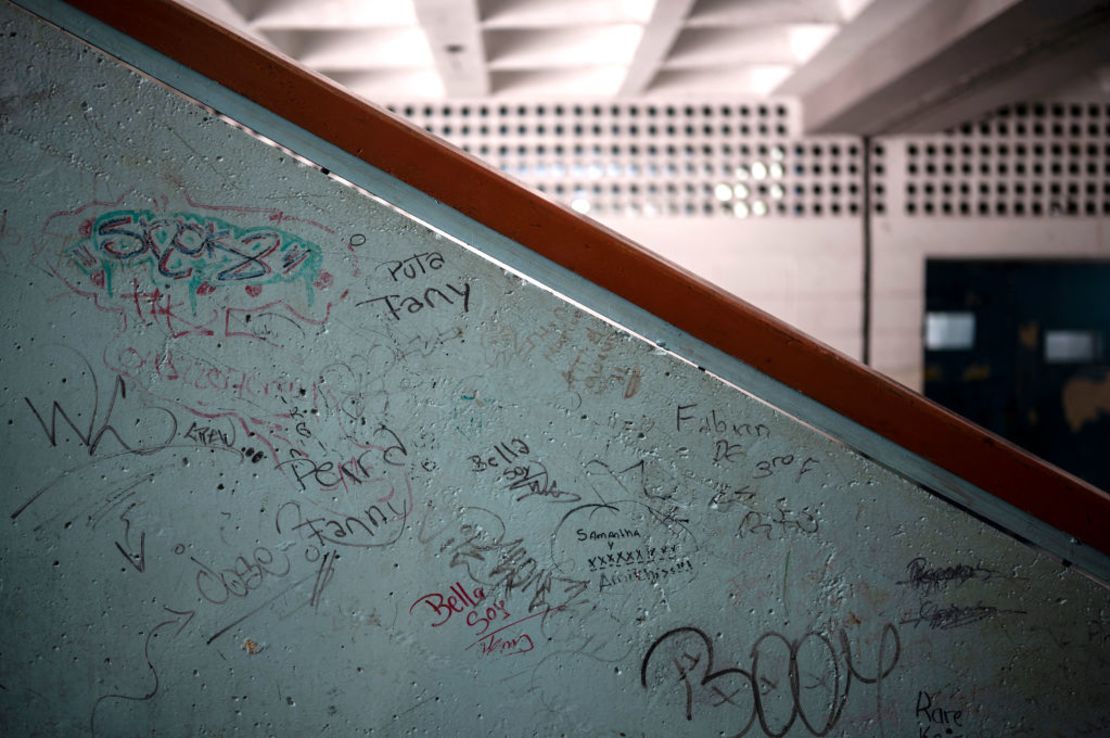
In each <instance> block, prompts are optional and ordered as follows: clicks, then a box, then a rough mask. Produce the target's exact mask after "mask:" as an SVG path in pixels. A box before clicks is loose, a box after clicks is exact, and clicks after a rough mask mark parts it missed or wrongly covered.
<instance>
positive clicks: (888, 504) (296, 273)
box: [0, 5, 1110, 736]
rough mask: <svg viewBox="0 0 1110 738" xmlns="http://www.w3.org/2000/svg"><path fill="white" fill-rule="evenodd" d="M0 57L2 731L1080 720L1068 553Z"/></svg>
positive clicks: (808, 730) (1089, 697) (1084, 677)
mask: <svg viewBox="0 0 1110 738" xmlns="http://www.w3.org/2000/svg"><path fill="white" fill-rule="evenodd" d="M0 34H2V37H3V38H4V40H5V43H4V45H3V46H2V47H0V61H2V63H3V65H4V68H6V69H18V70H21V73H20V74H18V75H10V76H7V77H5V78H4V81H3V87H2V88H0V89H2V94H0V100H2V103H3V105H2V107H0V212H2V213H3V220H2V221H0V223H2V227H0V303H2V306H3V312H2V316H3V317H2V318H0V346H2V347H3V350H2V351H0V376H2V377H3V383H2V386H0V418H2V419H3V422H0V448H2V449H3V453H2V455H0V478H2V479H3V484H2V485H0V503H2V505H3V509H4V511H5V512H6V513H7V517H6V518H5V521H6V522H5V530H4V534H3V535H2V536H0V585H2V586H0V591H2V592H3V596H2V598H0V618H2V619H3V622H4V623H5V626H4V628H3V629H2V630H0V686H2V689H0V733H3V734H4V735H36V734H37V735H66V736H71V735H88V734H95V735H112V736H115V735H152V734H158V735H181V736H196V735H229V734H232V735H235V734H242V735H289V736H302V735H308V734H315V733H325V734H326V733H329V732H330V733H333V734H336V735H374V734H376V735H408V734H421V733H424V734H431V735H448V734H450V735H497V736H502V735H503V736H520V735H537V736H539V735H542V736H549V735H599V736H600V735H613V736H618V735H660V736H674V735H710V734H718V733H720V734H741V735H791V736H804V735H844V736H858V735H907V734H912V735H919V734H920V735H929V736H933V735H943V736H960V735H968V736H970V735H1037V736H1042V735H1069V736H1081V735H1097V734H1100V733H1105V732H1106V729H1107V726H1110V712H1108V711H1107V706H1106V704H1105V700H1104V695H1105V694H1106V692H1107V688H1108V687H1110V638H1108V637H1107V634H1108V633H1110V620H1108V618H1107V613H1108V612H1110V598H1108V597H1107V592H1106V590H1105V589H1103V588H1101V587H1099V586H1098V585H1096V584H1095V583H1093V582H1092V581H1091V580H1088V579H1086V578H1084V577H1083V576H1082V575H1081V574H1079V573H1077V572H1076V571H1075V570H1074V569H1068V568H1065V567H1061V566H1060V565H1059V564H1058V563H1057V562H1055V561H1053V560H1052V559H1050V558H1049V557H1047V556H1045V555H1044V554H1042V553H1039V552H1037V551H1035V550H1033V549H1031V548H1029V547H1026V546H1025V545H1024V544H1022V543H1019V542H1018V541H1016V540H1014V539H1012V538H1010V537H1008V536H1006V535H1005V534H1003V533H1002V532H1000V531H999V530H998V529H996V528H994V527H992V526H990V525H988V524H986V523H984V522H981V521H979V520H977V519H975V518H972V517H971V516H969V515H967V514H966V513H964V512H962V511H961V510H959V509H957V508H955V507H953V506H951V505H949V504H947V503H945V502H943V501H942V500H940V499H939V498H937V497H935V496H933V495H931V494H930V493H928V492H926V491H925V490H923V489H921V488H919V487H917V486H915V485H913V484H910V483H909V482H907V481H906V480H905V479H903V478H901V477H899V476H898V475H897V474H896V473H895V472H893V471H891V470H889V469H888V468H886V467H883V466H879V465H878V464H875V463H873V462H871V461H870V460H868V459H866V458H864V457H862V456H860V455H858V454H856V453H854V452H852V451H851V450H849V449H847V448H845V447H844V446H842V445H841V444H839V443H838V442H837V441H836V440H835V439H833V438H830V437H828V436H827V435H825V434H821V433H817V432H815V431H814V430H812V429H811V428H809V427H807V426H805V425H802V424H800V423H799V422H797V421H796V420H795V419H793V418H791V417H789V416H787V415H785V414H783V413H780V412H779V411H778V410H776V409H775V408H774V407H771V406H769V405H768V404H765V403H764V402H762V401H761V399H760V398H757V397H753V396H750V395H748V394H746V393H745V392H743V391H739V390H737V389H735V388H733V387H730V386H727V385H725V384H723V383H721V382H718V381H717V380H715V379H714V378H712V377H710V376H708V375H707V374H705V373H704V372H701V371H699V370H698V369H697V368H696V367H695V366H693V365H691V364H689V363H686V362H683V361H681V360H679V359H677V358H676V357H674V356H672V355H669V354H667V353H665V352H663V351H661V350H659V349H658V348H656V347H654V346H652V345H649V344H645V343H643V342H641V341H639V340H638V339H635V338H634V337H632V336H631V335H629V334H628V333H626V332H624V331H622V330H620V329H617V328H615V327H613V326H611V325H609V324H607V323H604V322H602V321H600V320H598V319H595V318H593V317H591V316H589V315H587V314H585V313H582V312H580V311H578V310H577V309H575V308H573V307H572V306H570V305H569V304H567V303H565V302H563V301H562V300H560V299H559V298H558V297H556V296H555V295H552V294H551V293H549V292H547V291H545V290H542V289H539V288H537V287H535V286H533V285H531V284H530V283H528V282H525V281H522V280H521V279H520V278H519V277H517V276H514V275H511V274H508V273H506V272H504V271H503V270H502V269H501V268H500V267H498V266H496V265H494V264H493V263H491V262H489V261H487V260H485V259H484V258H482V257H481V256H479V255H477V254H475V253H473V252H472V251H470V250H468V249H465V248H463V247H461V246H460V245H458V244H457V243H455V242H453V241H451V240H449V239H446V238H444V237H442V236H440V235H439V234H436V233H434V232H432V231H431V230H429V229H428V228H426V227H425V226H422V225H420V224H418V223H416V222H414V221H412V220H410V219H408V218H407V217H405V216H404V215H403V214H402V213H399V212H397V211H396V210H394V209H392V208H390V207H388V206H387V205H385V204H383V203H381V202H379V201H376V200H372V199H368V198H364V197H363V196H361V195H360V194H358V193H357V192H355V191H354V190H352V189H350V188H347V187H344V186H342V185H340V184H338V183H337V182H336V181H334V180H333V179H331V178H329V177H326V176H324V175H323V174H321V172H320V171H318V170H316V169H313V168H309V167H305V166H302V165H300V164H298V163H295V162H294V161H292V160H291V159H290V158H289V157H288V156H287V155H286V154H284V153H283V152H281V151H279V150H277V149H274V148H271V147H269V146H266V145H264V144H263V143H261V142H260V141H258V140H256V139H254V138H252V137H250V136H248V135H246V134H244V133H243V132H242V131H240V130H238V129H235V128H232V127H230V126H228V125H226V124H225V123H224V122H222V121H220V120H218V119H215V118H213V117H212V116H211V115H210V114H209V113H208V112H206V111H205V110H203V109H200V108H199V107H196V106H195V105H193V104H192V103H190V102H189V101H187V100H185V99H182V98H178V97H176V96H174V95H173V94H171V93H170V92H168V91H167V90H165V89H164V88H163V87H162V86H161V85H159V84H156V83H153V82H151V81H149V80H145V79H143V78H141V77H140V76H139V75H138V74H137V73H135V72H132V71H129V70H128V69H126V68H124V67H123V66H121V65H118V64H116V63H114V62H113V61H112V60H111V59H108V58H105V57H104V56H103V55H101V54H100V53H98V52H95V51H92V50H89V49H87V48H84V47H82V46H81V45H80V44H79V43H77V42H76V41H74V40H73V39H71V38H68V37H66V36H63V35H62V34H61V33H59V32H58V31H56V30H55V29H53V28H51V27H48V26H46V25H44V24H43V23H41V22H38V21H36V20H34V19H33V18H31V17H29V16H28V15H26V14H25V13H24V12H22V11H19V10H16V9H14V8H13V7H12V6H10V5H3V6H0ZM767 239H768V240H773V239H772V238H771V236H770V235H768V236H767ZM473 246H475V247H477V248H479V249H480V248H481V247H482V246H483V244H481V243H475V244H473ZM807 263H811V262H808V261H807ZM772 269H773V267H770V266H769V267H768V271H771V270H772ZM785 273H786V272H785V271H780V272H778V274H777V276H778V278H782V277H783V275H784V274H785ZM803 279H805V280H812V284H815V285H819V284H820V280H819V279H818V276H817V275H816V274H812V275H811V276H805V277H804V278H803V277H801V276H799V277H798V282H797V283H796V284H798V285H801V284H808V283H809V282H803ZM753 283H755V280H754V279H753ZM801 291H803V290H802V289H801V287H799V292H801Z"/></svg>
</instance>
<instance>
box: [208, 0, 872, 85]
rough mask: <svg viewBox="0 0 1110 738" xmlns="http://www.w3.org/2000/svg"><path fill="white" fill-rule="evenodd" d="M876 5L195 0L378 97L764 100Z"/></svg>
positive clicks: (814, 1)
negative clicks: (696, 97) (717, 97)
mask: <svg viewBox="0 0 1110 738" xmlns="http://www.w3.org/2000/svg"><path fill="white" fill-rule="evenodd" d="M883 1H886V2H889V0H883ZM872 2H876V3H877V2H879V0H187V4H189V5H192V6H194V7H196V8H198V9H200V10H202V11H203V12H205V13H207V14H209V15H211V16H213V17H215V18H216V19H217V20H219V21H221V22H223V23H224V24H226V25H229V26H231V27H233V28H236V29H238V30H240V31H242V32H244V33H246V34H248V35H249V36H251V37H253V38H255V39H257V40H258V41H261V42H262V43H264V44H266V45H269V46H271V47H273V48H276V49H278V50H280V51H281V52H283V53H285V54H287V55H288V56H290V57H292V58H294V59H296V60H297V61H299V62H301V63H302V64H304V65H305V66H307V67H309V68H311V69H313V70H315V71H317V72H320V73H322V74H324V75H326V76H328V77H331V78H332V79H334V80H335V81H337V82H339V83H341V84H343V85H346V86H347V87H349V88H350V89H351V90H352V91H353V92H355V93H356V94H359V95H362V96H364V97H366V98H369V99H371V100H414V99H444V98H470V99H474V98H483V97H495V98H536V99H538V98H616V97H640V96H648V97H651V96H656V95H660V96H666V97H675V96H679V97H681V96H685V95H690V96H698V97H701V98H704V97H706V96H716V95H720V96H728V97H731V98H737V97H756V98H760V97H767V96H769V95H771V94H774V93H775V92H776V91H777V90H779V89H780V88H782V87H783V85H784V84H786V83H787V82H788V81H789V80H790V78H791V77H792V76H794V75H795V74H796V73H798V72H799V70H802V69H804V68H805V67H806V64H807V62H810V61H811V60H812V59H813V57H814V55H815V54H816V53H817V52H818V51H819V50H821V49H822V48H823V47H825V45H826V44H828V42H829V41H830V40H831V39H832V38H833V37H834V36H836V35H837V34H838V33H839V32H840V31H841V30H842V29H844V28H845V27H846V26H847V25H848V24H849V23H850V22H851V21H852V20H853V19H854V18H856V16H857V15H858V14H859V13H860V12H861V11H862V10H863V9H864V8H865V7H866V6H868V5H870V4H872ZM812 73H813V72H812V70H810V71H809V72H808V74H810V75H812Z"/></svg>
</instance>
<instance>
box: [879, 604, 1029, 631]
mask: <svg viewBox="0 0 1110 738" xmlns="http://www.w3.org/2000/svg"><path fill="white" fill-rule="evenodd" d="M1026 614H1027V613H1026V611H1025V610H1010V609H1003V608H999V607H994V606H993V605H984V604H983V603H981V602H980V603H979V604H977V605H970V606H962V605H938V604H936V603H934V602H930V601H929V600H926V601H924V602H922V603H921V607H920V608H918V611H917V613H916V614H915V615H911V616H910V617H907V618H905V619H903V620H902V622H901V624H902V625H912V626H914V627H915V628H916V627H917V626H918V625H922V624H925V625H928V626H929V629H930V630H952V629H953V628H962V627H964V626H966V625H972V624H974V623H978V622H982V621H983V620H990V619H993V618H996V617H998V616H999V615H1026Z"/></svg>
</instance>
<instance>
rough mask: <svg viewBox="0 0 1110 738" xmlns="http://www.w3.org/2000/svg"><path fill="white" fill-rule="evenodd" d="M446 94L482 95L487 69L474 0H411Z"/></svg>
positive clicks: (486, 91) (487, 86) (485, 92)
mask: <svg viewBox="0 0 1110 738" xmlns="http://www.w3.org/2000/svg"><path fill="white" fill-rule="evenodd" d="M413 5H414V6H415V8H416V17H417V20H419V21H420V26H421V27H422V28H423V29H424V34H425V35H426V36H427V38H428V45H429V46H430V47H431V49H432V56H433V57H434V58H435V62H436V68H437V69H438V70H439V76H440V78H441V79H442V80H443V89H444V92H445V93H446V95H447V97H485V96H487V95H489V93H490V82H489V70H488V68H487V65H486V51H485V45H484V43H483V41H482V27H481V23H480V18H479V14H478V0H414V2H413Z"/></svg>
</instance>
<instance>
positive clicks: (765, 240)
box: [602, 217, 863, 359]
mask: <svg viewBox="0 0 1110 738" xmlns="http://www.w3.org/2000/svg"><path fill="white" fill-rule="evenodd" d="M602 222H604V224H605V225H607V226H609V227H610V228H613V229H614V230H616V231H619V232H621V233H623V234H625V235H627V236H628V237H630V238H632V239H633V240H635V241H637V242H638V243H640V244H643V245H644V246H646V247H648V248H650V249H652V250H653V251H656V252H658V253H659V254H660V255H661V256H663V257H664V258H666V259H668V260H670V261H672V262H674V263H675V264H678V265H679V266H681V267H683V268H685V269H688V270H689V271H691V272H694V273H695V274H697V275H698V276H700V277H703V278H705V279H707V280H709V281H710V282H713V283H714V284H716V285H718V286H719V287H722V288H724V289H726V290H728V291H730V292H732V293H734V294H736V295H738V296H739V297H741V298H743V299H744V300H747V301H748V302H750V303H752V304H753V305H755V306H756V307H758V308H760V309H762V310H766V311H767V312H769V313H771V314H772V315H774V316H775V317H777V318H779V319H781V320H785V321H786V322H788V323H790V324H791V325H793V326H795V327H797V328H800V329H801V330H803V331H805V332H806V333H809V334H810V335H812V336H814V337H815V338H817V339H818V340H820V341H823V342H824V343H827V344H829V345H830V346H832V347H834V348H836V349H838V350H840V351H843V352H844V353H846V354H848V355H849V356H852V357H854V358H857V359H858V358H859V356H860V351H861V347H862V334H861V329H860V326H861V316H862V310H863V307H862V305H863V302H862V290H861V285H862V278H863V252H862V245H861V236H860V234H861V231H860V228H861V226H860V221H859V219H857V218H813V219H804V220H785V219H767V220H758V219H748V220H734V219H730V218H655V219H644V218H617V217H610V218H605V219H603V221H602Z"/></svg>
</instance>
